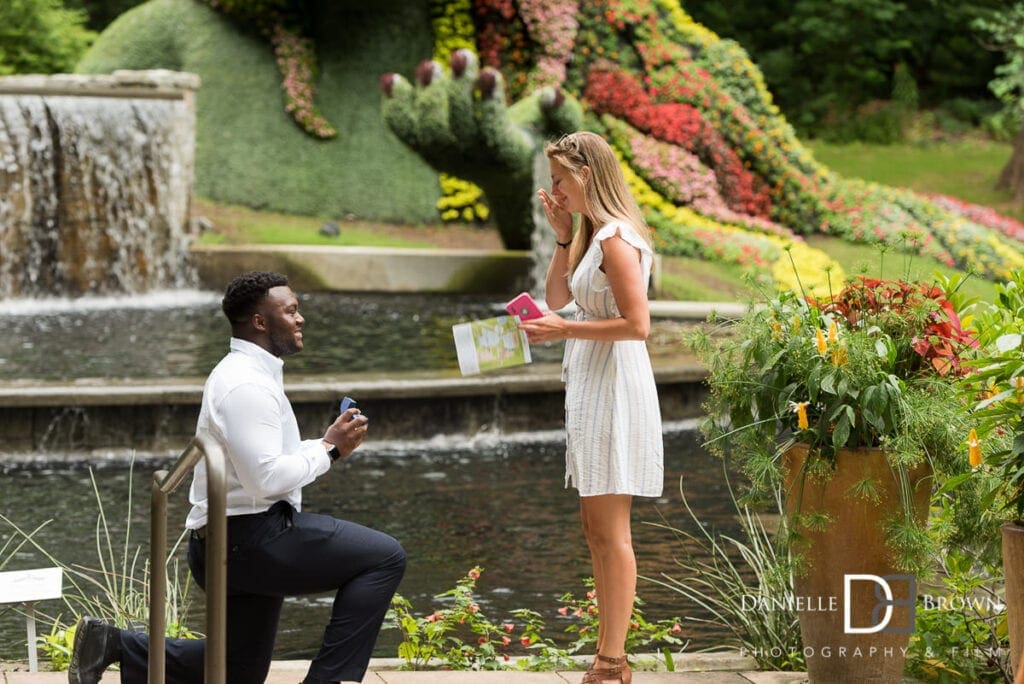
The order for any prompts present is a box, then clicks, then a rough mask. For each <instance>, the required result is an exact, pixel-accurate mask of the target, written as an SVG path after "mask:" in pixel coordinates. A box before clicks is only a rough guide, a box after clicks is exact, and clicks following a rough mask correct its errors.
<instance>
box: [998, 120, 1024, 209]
mask: <svg viewBox="0 0 1024 684" xmlns="http://www.w3.org/2000/svg"><path fill="white" fill-rule="evenodd" d="M996 188H997V189H998V190H1009V191H1010V194H1011V195H1013V198H1014V199H1015V200H1022V201H1024V128H1021V131H1020V134H1019V135H1018V136H1017V140H1016V141H1014V143H1013V155H1012V156H1011V157H1010V161H1008V162H1006V166H1004V167H1003V170H1002V172H1001V173H1000V174H999V181H998V182H997V183H996Z"/></svg>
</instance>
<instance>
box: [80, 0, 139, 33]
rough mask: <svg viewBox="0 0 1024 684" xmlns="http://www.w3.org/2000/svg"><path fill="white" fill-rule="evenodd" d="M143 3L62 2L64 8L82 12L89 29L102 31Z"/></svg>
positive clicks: (109, 0)
mask: <svg viewBox="0 0 1024 684" xmlns="http://www.w3.org/2000/svg"><path fill="white" fill-rule="evenodd" d="M143 2H145V0H64V6H65V7H67V8H68V9H75V10H82V11H84V12H85V13H86V14H87V15H88V17H89V20H88V26H89V28H90V29H92V30H93V31H102V30H103V29H105V28H106V27H107V26H109V25H110V23H111V22H112V21H114V19H116V18H117V17H119V16H120V15H122V14H124V13H125V12H127V11H128V10H130V9H131V8H132V7H135V6H136V5H141V4H142V3H143Z"/></svg>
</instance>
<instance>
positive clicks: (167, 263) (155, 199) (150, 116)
mask: <svg viewBox="0 0 1024 684" xmlns="http://www.w3.org/2000/svg"><path fill="white" fill-rule="evenodd" d="M197 86H198V79H197V78H196V77H195V76H193V75H191V74H175V73H173V72H117V73H115V74H114V75H113V76H70V75H63V74H62V75H56V76H49V77H42V76H20V77H19V76H15V77H6V78H0V299H7V298H14V297H30V296H31V297H40V296H54V295H64V296H67V295H72V296H75V295H80V294H85V293H89V294H113V293H137V292H143V291H146V290H150V289H165V288H177V287H186V286H193V285H194V284H195V282H196V279H195V276H194V273H193V270H192V268H191V267H190V265H189V242H190V240H191V230H190V220H189V205H190V196H191V189H192V176H193V159H194V148H195V112H194V106H193V96H192V93H193V91H194V90H195V88H196V87H197Z"/></svg>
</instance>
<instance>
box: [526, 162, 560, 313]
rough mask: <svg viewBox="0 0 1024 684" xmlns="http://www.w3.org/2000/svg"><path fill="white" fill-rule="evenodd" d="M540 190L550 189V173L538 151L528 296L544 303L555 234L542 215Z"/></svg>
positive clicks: (545, 215) (534, 179)
mask: <svg viewBox="0 0 1024 684" xmlns="http://www.w3.org/2000/svg"><path fill="white" fill-rule="evenodd" d="M540 188H547V189H548V190H549V191H550V188H551V171H550V169H549V165H548V158H547V156H546V155H545V154H544V152H543V150H538V151H537V152H536V153H534V155H533V188H532V189H531V191H532V192H533V195H532V205H531V206H532V207H533V233H532V234H531V237H530V248H531V250H532V251H533V267H532V268H531V269H530V280H531V283H532V284H531V286H530V294H532V295H533V297H534V299H536V300H537V301H538V302H543V301H544V281H545V280H546V279H547V275H548V264H550V263H551V256H552V255H553V254H554V253H555V233H554V231H552V230H551V226H550V224H548V217H547V214H545V213H544V206H543V205H542V204H541V203H540V198H538V197H537V190H539V189H540Z"/></svg>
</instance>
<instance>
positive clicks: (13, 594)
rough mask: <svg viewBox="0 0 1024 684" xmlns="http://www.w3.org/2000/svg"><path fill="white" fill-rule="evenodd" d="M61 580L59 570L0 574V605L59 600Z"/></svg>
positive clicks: (61, 575) (62, 575)
mask: <svg viewBox="0 0 1024 684" xmlns="http://www.w3.org/2000/svg"><path fill="white" fill-rule="evenodd" d="M63 580H64V573H62V572H61V569H60V568H39V569H38V570H12V571H10V572H0V603H23V602H26V601H45V600H46V599H56V598H60V597H61V584H62V582H63Z"/></svg>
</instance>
